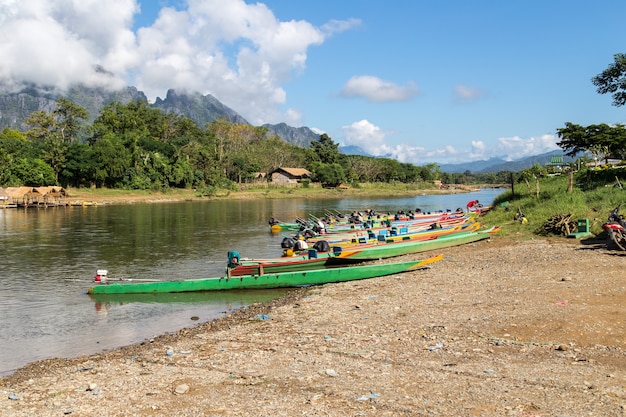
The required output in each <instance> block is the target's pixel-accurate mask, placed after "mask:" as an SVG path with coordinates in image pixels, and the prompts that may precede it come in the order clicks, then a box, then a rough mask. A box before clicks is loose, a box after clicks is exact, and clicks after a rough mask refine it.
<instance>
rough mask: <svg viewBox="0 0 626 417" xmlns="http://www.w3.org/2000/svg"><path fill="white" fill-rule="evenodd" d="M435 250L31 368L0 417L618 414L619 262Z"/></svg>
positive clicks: (501, 246) (565, 251)
mask: <svg viewBox="0 0 626 417" xmlns="http://www.w3.org/2000/svg"><path fill="white" fill-rule="evenodd" d="M440 253H442V254H444V259H443V260H442V261H440V262H437V263H435V264H433V265H431V267H430V268H427V269H423V270H418V271H413V272H410V273H405V274H398V275H393V276H389V277H383V278H376V279H370V280H363V281H356V282H348V283H340V284H330V285H324V286H319V287H310V288H305V289H297V290H293V291H292V292H290V294H289V295H288V296H287V297H285V298H284V299H281V300H276V301H274V302H272V303H269V304H267V305H254V306H251V307H250V308H247V309H245V310H241V311H238V312H236V313H234V314H232V315H230V316H228V317H226V318H224V319H220V320H216V321H214V322H211V323H204V324H201V325H199V326H197V327H195V328H192V329H185V330H181V331H180V332H177V333H176V334H172V335H164V336H161V337H158V338H156V339H154V340H151V341H146V342H145V343H142V344H138V345H133V346H128V347H125V348H122V349H117V350H114V351H110V352H106V353H103V354H98V355H91V356H87V357H81V358H75V359H52V360H46V361H41V362H36V363H33V364H31V365H29V366H27V367H25V368H22V369H20V370H18V371H17V372H16V373H15V374H13V375H11V376H8V377H5V378H2V379H0V415H2V416H5V417H9V416H62V415H72V416H403V415H406V416H520V417H522V416H524V417H536V416H555V417H557V416H558V417H566V416H570V417H575V416H576V417H577V416H626V272H625V271H626V253H623V252H614V251H609V250H607V249H606V245H605V244H604V242H585V243H582V242H580V241H578V240H574V239H563V238H560V239H533V240H526V241H520V242H516V241H513V240H509V239H506V238H503V237H500V236H495V237H493V238H492V239H490V240H489V241H482V242H479V243H476V244H471V245H465V246H462V247H456V248H449V249H445V250H442V251H440ZM427 255H432V253H429V254H417V255H412V256H408V257H403V258H402V259H403V260H409V259H418V258H424V257H425V256H427Z"/></svg>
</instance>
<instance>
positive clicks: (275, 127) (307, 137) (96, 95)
mask: <svg viewBox="0 0 626 417" xmlns="http://www.w3.org/2000/svg"><path fill="white" fill-rule="evenodd" d="M60 96H61V94H60V93H58V92H56V91H54V90H52V89H42V88H39V87H35V86H31V87H29V88H25V89H23V90H22V91H20V92H18V93H10V94H0V129H3V128H5V127H9V128H11V129H17V130H25V129H26V128H27V126H25V125H24V122H25V120H26V119H27V118H28V117H29V116H30V115H31V113H33V112H35V111H40V110H44V111H46V112H52V111H53V110H54V109H55V107H56V102H57V100H58V98H59V97H60ZM63 96H64V97H66V98H67V99H69V100H70V101H72V102H74V103H75V104H77V105H79V106H81V107H84V108H85V109H86V110H87V112H88V113H89V120H88V121H89V122H92V121H93V120H94V119H95V118H96V117H97V116H98V115H99V113H100V111H101V110H102V108H103V107H104V106H106V105H107V104H110V103H112V102H120V103H123V104H127V103H129V102H131V101H137V100H140V101H144V102H146V104H147V105H148V106H149V107H152V108H157V109H161V110H163V111H164V112H170V113H175V114H178V115H181V116H185V117H188V118H189V119H191V120H193V121H194V122H196V123H197V124H198V126H205V125H206V124H207V123H212V122H214V121H215V120H219V119H220V118H225V119H226V120H228V121H229V122H232V123H237V124H250V123H248V121H247V120H246V119H244V118H243V117H242V116H241V115H240V114H239V113H237V112H236V111H235V110H233V109H231V108H230V107H228V106H226V105H224V104H223V103H222V102H220V101H219V100H218V99H216V98H215V97H213V96H212V95H210V94H207V95H202V94H200V93H181V94H179V93H177V92H176V91H175V90H169V91H168V92H167V94H166V96H165V98H164V99H161V98H157V99H156V101H155V102H154V103H153V104H150V103H148V99H147V97H146V95H145V94H144V93H143V92H141V91H139V90H137V89H136V88H135V87H127V88H125V89H122V90H119V91H113V92H111V91H107V90H105V89H102V88H89V87H84V86H73V87H71V88H70V89H69V90H68V91H67V92H66V93H65V94H63ZM263 126H264V127H266V128H267V129H268V130H269V131H270V132H271V133H274V134H276V135H277V136H278V137H280V138H281V139H282V140H284V141H285V142H288V143H290V144H292V145H296V146H300V147H304V148H308V147H309V146H310V145H311V142H312V141H316V140H318V139H319V133H316V132H314V131H313V130H312V129H310V128H308V127H292V126H289V125H287V124H285V123H278V124H265V125H263ZM339 151H340V152H342V153H344V154H346V155H363V156H371V155H368V154H367V153H366V152H365V151H363V150H362V149H361V148H359V147H358V146H340V147H339ZM554 155H563V152H562V151H553V152H548V153H545V154H541V155H536V156H531V157H528V158H524V159H520V160H517V161H505V160H504V159H499V158H491V159H488V160H486V161H474V162H468V163H463V164H440V168H441V171H443V172H449V173H463V172H465V171H471V172H472V173H490V172H499V171H514V172H516V171H521V170H523V169H525V168H530V167H532V166H533V165H534V164H535V163H539V164H542V165H543V164H545V163H546V162H549V161H550V158H551V157H552V156H554ZM563 160H564V161H565V162H568V161H570V160H573V159H572V158H570V159H568V158H566V157H564V158H563Z"/></svg>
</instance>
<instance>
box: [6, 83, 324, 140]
mask: <svg viewBox="0 0 626 417" xmlns="http://www.w3.org/2000/svg"><path fill="white" fill-rule="evenodd" d="M60 96H61V94H60V93H59V92H56V91H53V90H51V89H48V90H46V89H42V88H38V87H37V88H35V87H34V86H33V87H30V88H26V89H23V90H22V91H20V92H18V93H10V94H0V129H3V128H5V127H9V128H11V129H17V130H25V129H26V128H27V126H25V125H24V122H25V120H26V119H27V118H28V117H29V116H30V115H31V113H33V112H35V111H40V110H44V111H46V112H52V111H53V110H54V109H55V107H56V102H57V100H58V98H59V97H60ZM63 96H64V97H65V98H67V99H68V100H70V101H72V102H74V103H75V104H77V105H79V106H81V107H84V108H85V109H86V110H87V112H88V113H89V116H90V117H89V122H92V121H93V120H94V119H95V118H96V117H97V116H98V114H99V113H100V110H102V108H103V107H104V106H106V105H107V104H110V103H112V102H116V101H117V102H120V103H123V104H127V103H129V102H131V101H137V100H140V101H145V102H146V104H147V105H148V106H149V107H152V108H156V109H161V110H163V111H165V112H171V113H175V114H179V115H181V116H185V117H188V118H189V119H191V120H193V121H194V122H196V123H197V124H198V126H205V125H206V124H207V123H212V122H214V121H215V120H218V119H220V118H225V119H226V120H228V121H229V122H232V123H237V124H250V123H248V121H247V120H246V119H244V118H243V117H242V116H241V115H240V114H239V113H237V112H236V111H235V110H233V109H231V108H230V107H228V106H226V105H224V104H223V103H222V102H220V101H219V100H218V99H216V98H215V97H213V96H212V95H210V94H207V95H204V96H203V95H202V94H200V93H184V94H178V93H177V92H176V91H175V90H169V91H168V92H167V94H166V96H165V98H164V99H161V98H157V99H156V100H155V102H154V103H153V104H150V103H148V99H147V97H146V95H145V94H144V93H143V92H141V91H139V90H137V89H136V88H135V87H127V88H125V89H123V90H119V91H114V92H111V91H107V90H105V89H102V88H88V87H84V86H73V87H71V88H70V89H69V90H68V91H67V92H65V94H63ZM263 126H265V127H267V128H268V129H269V131H270V132H272V133H274V134H276V135H278V136H279V137H280V138H281V139H283V140H284V141H286V142H289V143H291V144H293V145H297V146H302V147H308V146H310V145H311V141H314V140H318V139H319V134H318V133H315V132H314V131H313V130H311V129H309V128H308V127H291V126H288V125H286V124H285V123H279V124H275V125H273V124H266V125H263Z"/></svg>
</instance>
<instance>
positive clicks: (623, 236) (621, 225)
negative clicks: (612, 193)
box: [602, 204, 626, 251]
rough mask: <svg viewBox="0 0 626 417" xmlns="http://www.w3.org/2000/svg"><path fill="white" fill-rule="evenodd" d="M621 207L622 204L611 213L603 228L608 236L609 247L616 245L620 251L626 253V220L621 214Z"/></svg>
mask: <svg viewBox="0 0 626 417" xmlns="http://www.w3.org/2000/svg"><path fill="white" fill-rule="evenodd" d="M620 206H621V204H620V205H618V206H617V207H615V208H614V209H613V210H612V211H611V213H610V214H609V218H608V220H607V222H606V223H604V224H603V225H602V228H603V229H604V230H606V232H607V234H608V242H607V243H608V246H611V245H615V246H616V247H617V248H619V250H623V251H626V220H625V219H624V216H623V215H621V214H619V208H620Z"/></svg>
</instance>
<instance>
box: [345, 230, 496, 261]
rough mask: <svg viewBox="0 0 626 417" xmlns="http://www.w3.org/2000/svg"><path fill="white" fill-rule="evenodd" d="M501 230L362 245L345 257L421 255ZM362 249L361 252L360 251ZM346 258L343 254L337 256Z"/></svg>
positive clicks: (478, 239)
mask: <svg viewBox="0 0 626 417" xmlns="http://www.w3.org/2000/svg"><path fill="white" fill-rule="evenodd" d="M499 230H500V227H499V226H494V227H492V228H490V229H487V230H479V231H476V232H457V233H452V234H449V235H445V236H437V237H435V238H433V239H428V240H415V241H410V240H409V241H400V242H392V243H386V244H372V245H360V246H358V248H357V247H348V248H347V251H346V254H345V256H346V257H348V258H350V259H352V260H357V259H359V260H364V261H365V260H368V261H369V260H374V259H383V258H390V257H395V256H401V255H408V254H412V253H421V252H427V251H432V250H439V249H443V248H449V247H452V246H459V245H465V244H468V243H474V242H478V241H481V240H485V239H489V238H490V237H491V236H492V235H494V234H495V233H497V232H498V231H499ZM359 249H360V250H359ZM337 256H338V257H340V258H341V257H342V256H344V254H343V252H342V253H339V254H338V255H337Z"/></svg>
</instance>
